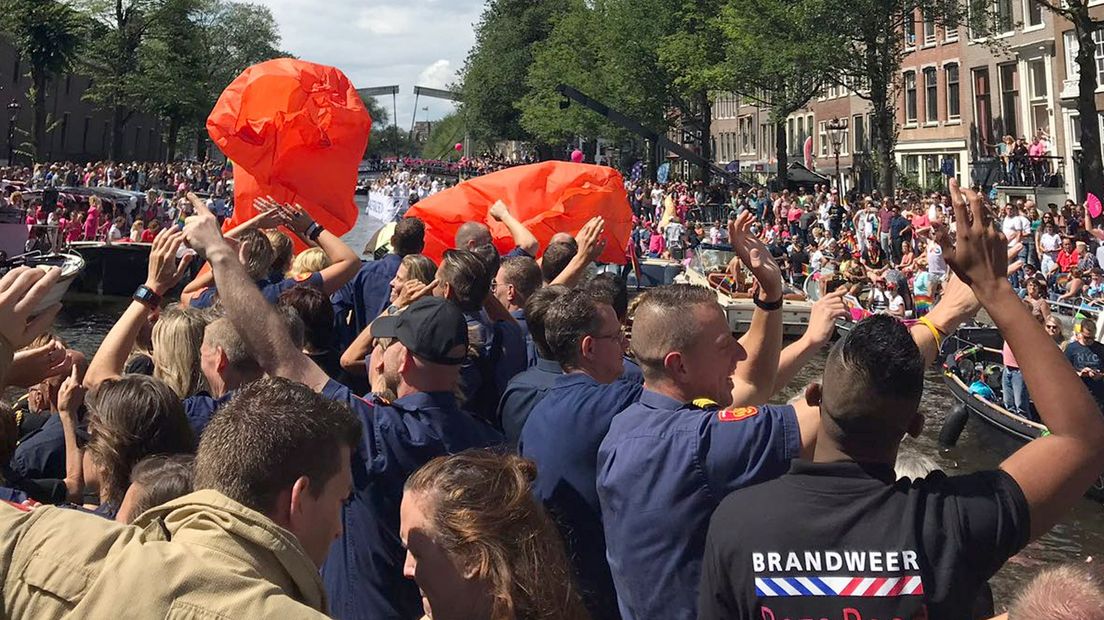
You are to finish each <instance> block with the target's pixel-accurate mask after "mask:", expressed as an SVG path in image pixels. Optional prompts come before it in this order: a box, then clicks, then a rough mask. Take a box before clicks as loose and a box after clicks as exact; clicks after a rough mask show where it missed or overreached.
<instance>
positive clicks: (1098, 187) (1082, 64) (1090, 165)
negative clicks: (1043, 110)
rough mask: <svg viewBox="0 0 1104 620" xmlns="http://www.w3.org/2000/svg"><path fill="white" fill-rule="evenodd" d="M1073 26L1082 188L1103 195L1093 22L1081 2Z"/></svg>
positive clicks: (1103, 166) (1103, 184)
mask: <svg viewBox="0 0 1104 620" xmlns="http://www.w3.org/2000/svg"><path fill="white" fill-rule="evenodd" d="M1076 17H1077V19H1076V20H1075V21H1074V26H1075V28H1076V29H1077V40H1078V51H1077V67H1078V69H1079V70H1080V77H1079V79H1078V84H1077V89H1078V96H1077V113H1078V115H1080V117H1081V180H1082V182H1083V185H1084V188H1085V192H1086V193H1091V194H1095V195H1096V196H1097V197H1098V198H1104V164H1102V163H1101V154H1100V123H1099V122H1098V121H1097V111H1096V59H1095V57H1094V55H1093V52H1094V51H1095V50H1096V42H1095V41H1093V36H1092V33H1093V30H1094V28H1093V25H1092V20H1091V19H1090V18H1089V15H1088V9H1087V7H1085V6H1083V5H1082V6H1081V10H1080V11H1078V14H1077V15H1076Z"/></svg>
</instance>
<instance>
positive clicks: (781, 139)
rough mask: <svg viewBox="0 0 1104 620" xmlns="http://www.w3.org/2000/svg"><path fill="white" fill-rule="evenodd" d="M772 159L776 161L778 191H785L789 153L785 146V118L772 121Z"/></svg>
mask: <svg viewBox="0 0 1104 620" xmlns="http://www.w3.org/2000/svg"><path fill="white" fill-rule="evenodd" d="M774 157H775V159H777V160H778V174H777V178H778V189H779V191H781V190H784V189H786V185H787V184H788V183H789V179H790V170H789V168H790V151H789V145H788V144H786V117H785V116H779V117H778V118H777V119H776V120H775V121H774Z"/></svg>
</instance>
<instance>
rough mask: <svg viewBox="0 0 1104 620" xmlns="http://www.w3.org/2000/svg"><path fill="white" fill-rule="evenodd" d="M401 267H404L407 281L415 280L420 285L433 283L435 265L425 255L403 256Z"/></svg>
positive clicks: (435, 271)
mask: <svg viewBox="0 0 1104 620" xmlns="http://www.w3.org/2000/svg"><path fill="white" fill-rule="evenodd" d="M402 266H403V267H406V277H407V279H408V280H417V281H418V282H421V283H422V284H429V283H430V282H433V278H435V277H437V264H436V263H434V262H433V259H432V258H430V257H428V256H426V255H425V254H407V255H406V256H403V259H402Z"/></svg>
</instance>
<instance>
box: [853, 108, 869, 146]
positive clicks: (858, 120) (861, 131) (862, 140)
mask: <svg viewBox="0 0 1104 620" xmlns="http://www.w3.org/2000/svg"><path fill="white" fill-rule="evenodd" d="M851 126H852V127H854V128H855V134H854V136H855V143H854V146H853V147H852V149H851V152H853V153H862V152H863V151H865V150H866V131H865V127H864V125H863V117H862V114H856V115H855V116H853V117H852V118H851Z"/></svg>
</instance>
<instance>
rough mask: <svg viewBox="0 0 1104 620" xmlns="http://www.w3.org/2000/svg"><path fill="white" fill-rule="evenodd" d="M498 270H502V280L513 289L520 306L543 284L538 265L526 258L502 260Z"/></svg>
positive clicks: (515, 257)
mask: <svg viewBox="0 0 1104 620" xmlns="http://www.w3.org/2000/svg"><path fill="white" fill-rule="evenodd" d="M499 269H501V270H502V279H503V280H504V281H505V282H506V283H507V284H509V285H511V286H513V287H514V290H515V291H517V294H518V296H519V297H520V298H521V300H520V301H521V303H522V304H524V303H525V300H526V299H529V297H530V296H531V295H532V294H533V293H535V292H537V289H539V288H540V287H541V285H542V284H544V276H542V275H541V270H540V265H538V264H537V261H535V260H533V259H531V258H529V257H528V256H512V257H510V258H506V259H503V260H502V265H501V266H500V267H499Z"/></svg>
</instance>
